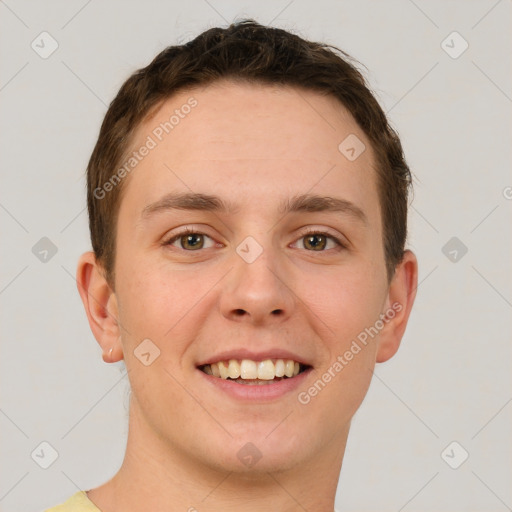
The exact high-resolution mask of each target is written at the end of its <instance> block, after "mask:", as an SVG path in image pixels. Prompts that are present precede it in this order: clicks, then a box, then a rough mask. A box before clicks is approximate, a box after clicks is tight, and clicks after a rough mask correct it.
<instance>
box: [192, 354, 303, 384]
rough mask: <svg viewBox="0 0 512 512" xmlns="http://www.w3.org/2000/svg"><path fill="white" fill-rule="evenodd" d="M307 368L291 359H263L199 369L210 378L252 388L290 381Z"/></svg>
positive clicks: (223, 362)
mask: <svg viewBox="0 0 512 512" xmlns="http://www.w3.org/2000/svg"><path fill="white" fill-rule="evenodd" d="M308 368H311V367H310V366H308V365H304V364H302V363H298V362H297V361H293V360H292V359H265V360H263V361H252V360H250V359H242V360H237V359H230V360H229V361H219V362H217V363H210V364H205V365H202V366H200V367H199V369H200V370H201V371H202V372H204V373H206V374H207V375H211V376H212V377H217V378H219V379H223V380H232V381H233V382H236V383H237V384H245V385H253V386H254V385H266V384H272V383H274V382H279V381H281V380H284V379H292V378H293V377H296V376H297V375H299V374H300V373H302V372H304V371H306V370H307V369H308Z"/></svg>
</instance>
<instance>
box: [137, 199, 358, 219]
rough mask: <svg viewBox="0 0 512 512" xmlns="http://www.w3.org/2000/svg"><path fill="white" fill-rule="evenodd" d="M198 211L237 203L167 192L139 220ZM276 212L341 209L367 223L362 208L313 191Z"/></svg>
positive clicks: (229, 208)
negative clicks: (174, 212)
mask: <svg viewBox="0 0 512 512" xmlns="http://www.w3.org/2000/svg"><path fill="white" fill-rule="evenodd" d="M174 209H177V210H201V211H210V212H219V213H236V212H238V211H239V210H240V208H239V206H237V205H236V204H235V203H232V202H230V201H225V200H223V199H222V198H220V197H218V196H214V195H209V194H199V193H170V194H166V195H165V196H163V197H162V198H161V199H159V200H158V201H155V202H154V203H151V204H149V205H147V206H146V207H144V209H143V210H142V213H141V218H142V219H147V218H149V217H151V216H152V215H154V214H155V213H158V212H162V211H168V210H174ZM278 211H279V213H281V214H283V215H286V214H288V213H293V212H341V213H344V214H346V215H349V216H351V217H353V218H354V219H356V220H359V221H360V222H362V223H363V224H368V219H367V217H366V215H365V213H364V211H363V210H362V209H361V208H359V207H358V206H356V205H355V204H354V203H351V202H350V201H347V200H346V199H340V198H336V197H330V196H320V195H315V194H302V195H296V196H293V197H292V198H289V199H286V200H285V201H284V202H283V203H281V205H280V207H279V208H278Z"/></svg>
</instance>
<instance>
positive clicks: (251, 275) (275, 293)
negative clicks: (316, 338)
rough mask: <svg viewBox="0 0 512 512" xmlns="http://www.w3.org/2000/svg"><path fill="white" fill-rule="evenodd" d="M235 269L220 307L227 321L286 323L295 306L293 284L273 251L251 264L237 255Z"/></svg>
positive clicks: (229, 277) (229, 276) (269, 250)
mask: <svg viewBox="0 0 512 512" xmlns="http://www.w3.org/2000/svg"><path fill="white" fill-rule="evenodd" d="M234 258H235V267H234V268H233V270H232V271H231V272H229V274H228V276H227V278H228V282H227V283H226V285H225V286H224V288H223V292H222V296H221V299H220V307H221V311H222V314H223V315H224V317H225V318H227V319H229V320H232V321H236V322H242V323H249V324H254V325H260V326H261V325H265V324H269V325H270V324H276V323H281V322H284V321H285V320H286V319H287V318H289V317H290V315H291V314H292V311H293V309H294V308H295V304H296V297H295V295H294V293H293V283H291V282H289V281H290V277H289V276H287V274H286V273H285V272H284V268H283V265H279V264H278V261H277V259H276V256H275V255H274V254H273V253H272V249H265V250H264V251H263V253H262V254H261V255H260V256H259V257H258V258H257V259H256V260H255V261H253V262H252V263H248V262H246V261H244V260H243V259H242V258H241V257H239V256H238V254H236V255H234Z"/></svg>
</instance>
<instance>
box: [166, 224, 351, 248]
mask: <svg viewBox="0 0 512 512" xmlns="http://www.w3.org/2000/svg"><path fill="white" fill-rule="evenodd" d="M186 235H203V236H207V237H208V238H212V237H210V236H209V235H207V234H206V233H202V232H200V231H198V230H194V229H191V228H185V229H183V231H181V232H179V233H177V234H175V235H173V236H172V237H171V238H169V239H168V240H166V241H164V242H163V243H162V245H164V246H169V245H172V244H173V243H174V242H176V241H177V240H179V239H180V238H181V237H182V236H186ZM310 235H321V236H325V237H326V238H329V239H331V240H333V241H334V243H335V244H336V245H337V247H336V249H335V250H336V251H339V250H342V249H346V248H347V245H346V244H345V243H343V242H342V241H341V240H340V239H339V238H337V237H335V236H333V235H331V234H330V233H328V232H327V231H322V230H317V229H313V228H308V229H307V230H306V231H305V232H304V233H302V234H301V236H300V237H299V238H298V240H299V239H301V238H305V237H307V236H310ZM212 240H213V238H212ZM180 250H182V251H184V252H191V253H193V252H200V251H201V249H198V250H196V251H193V250H187V249H180ZM305 250H307V249H305ZM328 250H329V249H326V250H323V251H312V250H311V251H308V252H327V251H328Z"/></svg>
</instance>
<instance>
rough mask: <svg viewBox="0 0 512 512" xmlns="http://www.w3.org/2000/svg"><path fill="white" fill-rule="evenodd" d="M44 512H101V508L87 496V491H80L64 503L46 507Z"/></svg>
mask: <svg viewBox="0 0 512 512" xmlns="http://www.w3.org/2000/svg"><path fill="white" fill-rule="evenodd" d="M44 512H101V510H100V509H99V508H98V507H97V506H96V505H94V503H93V502H92V501H91V500H90V499H89V498H88V497H87V494H85V491H79V492H77V493H76V494H73V496H71V498H69V499H68V500H67V501H66V502H64V503H62V505H57V506H56V507H52V508H49V509H46V510H45V511H44Z"/></svg>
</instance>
